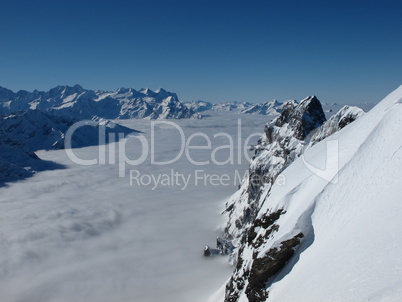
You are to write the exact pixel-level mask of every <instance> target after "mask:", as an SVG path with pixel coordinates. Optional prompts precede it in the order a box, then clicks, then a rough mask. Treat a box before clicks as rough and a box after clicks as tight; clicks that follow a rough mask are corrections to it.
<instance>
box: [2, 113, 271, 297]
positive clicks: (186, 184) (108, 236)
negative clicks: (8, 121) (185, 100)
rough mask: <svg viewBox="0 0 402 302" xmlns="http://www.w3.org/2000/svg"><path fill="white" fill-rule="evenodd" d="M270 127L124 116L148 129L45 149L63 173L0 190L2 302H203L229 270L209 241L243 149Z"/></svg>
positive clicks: (220, 118) (258, 122)
mask: <svg viewBox="0 0 402 302" xmlns="http://www.w3.org/2000/svg"><path fill="white" fill-rule="evenodd" d="M240 117H241V125H240V124H239V118H240ZM269 120H270V118H269V117H266V116H254V115H252V116H246V115H237V114H234V113H219V114H217V113H214V114H211V115H210V116H207V117H206V118H205V119H204V120H178V121H171V122H174V124H172V123H167V122H166V121H164V122H156V123H155V122H152V121H149V120H120V121H116V122H118V123H119V124H122V125H124V126H127V127H130V128H133V129H136V130H139V131H142V133H141V134H140V135H137V136H133V137H129V138H127V139H125V140H122V141H120V142H119V143H112V144H110V145H107V146H106V147H99V146H95V147H87V148H81V149H74V150H72V151H73V153H71V154H66V151H65V150H58V151H47V152H46V151H39V152H37V154H38V155H39V156H40V157H41V158H42V159H45V160H49V161H54V162H57V163H59V164H62V165H64V166H65V168H64V169H59V170H52V171H44V172H40V173H37V174H36V175H35V176H34V177H32V178H29V179H26V180H23V181H19V182H15V183H10V184H8V186H7V187H3V188H0V255H1V256H0V300H1V301H2V302H11V301H20V302H22V301H29V302H45V301H57V302H62V301H66V302H71V301H75V302H90V301H97V302H102V301H105V302H110V301H119V302H123V301H143V302H154V301H155V302H156V301H165V302H169V301H172V302H173V301H174V302H180V301H183V302H187V301H196V302H197V301H200V302H204V301H206V300H207V299H208V297H209V296H210V295H211V294H212V293H214V292H215V291H216V290H217V289H218V288H219V287H220V286H221V285H222V284H223V283H224V282H225V280H226V279H227V278H228V277H229V276H230V274H231V271H232V268H231V267H230V266H229V265H228V262H227V258H226V257H224V256H219V257H214V258H204V257H203V256H202V254H203V248H204V245H205V244H210V245H211V246H214V245H215V237H216V236H217V235H218V234H219V231H220V230H219V228H220V227H221V226H222V224H223V221H222V217H221V216H220V213H221V211H222V210H223V208H224V203H225V200H226V199H227V198H228V197H229V196H230V195H231V194H232V193H234V192H235V191H236V189H237V186H238V184H239V177H240V178H241V177H243V175H244V172H245V171H246V170H247V167H248V162H247V160H246V158H245V154H244V152H243V147H244V141H245V140H246V138H247V137H248V136H249V135H250V134H252V133H261V132H262V131H263V126H264V124H265V123H266V122H268V121H269ZM256 140H257V136H254V137H252V138H251V139H250V140H249V144H252V143H255V142H256ZM209 142H210V143H211V145H209ZM183 143H184V144H185V145H186V144H187V147H189V148H187V149H186V148H184V149H183V148H182V144H183ZM230 144H231V145H232V147H229V145H230ZM197 146H198V147H200V148H197ZM239 148H240V149H239ZM186 150H187V151H186ZM167 162H171V163H168V164H167ZM94 163H95V164H94ZM158 177H159V183H157V181H158ZM162 180H163V183H162ZM185 180H186V181H185Z"/></svg>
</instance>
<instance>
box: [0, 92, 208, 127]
mask: <svg viewBox="0 0 402 302" xmlns="http://www.w3.org/2000/svg"><path fill="white" fill-rule="evenodd" d="M28 109H38V110H41V111H47V112H52V113H53V114H54V115H58V116H69V117H74V118H79V119H90V118H92V117H94V116H98V117H102V118H107V119H127V118H149V119H181V118H201V116H200V114H198V113H195V112H194V111H193V110H191V109H188V108H187V107H186V106H184V105H183V104H182V103H181V102H180V101H179V99H178V97H177V95H176V94H175V93H171V92H168V91H166V90H164V89H158V90H157V91H152V90H150V89H141V90H139V91H137V90H135V89H132V88H120V89H117V90H116V91H100V90H88V89H84V88H82V87H81V86H80V85H75V86H73V87H70V86H57V87H55V88H53V89H50V90H49V91H37V90H34V91H33V92H28V91H24V90H21V91H18V92H16V93H14V92H13V91H11V90H9V89H6V88H3V87H0V114H9V113H12V112H15V111H21V110H28Z"/></svg>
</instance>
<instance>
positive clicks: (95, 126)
mask: <svg viewBox="0 0 402 302" xmlns="http://www.w3.org/2000/svg"><path fill="white" fill-rule="evenodd" d="M77 122H78V120H77V119H71V118H66V117H59V116H54V115H52V114H51V113H49V112H46V113H45V112H42V111H40V110H27V111H18V112H15V113H13V114H10V115H6V116H3V117H0V128H1V130H2V131H3V133H4V134H6V135H7V136H8V137H10V138H12V139H13V140H15V141H18V142H20V143H21V144H23V145H25V146H26V147H27V148H28V149H30V150H32V151H37V150H43V149H44V150H50V149H62V148H64V139H65V136H66V132H67V131H68V129H69V128H70V127H71V126H72V125H73V124H74V123H77ZM89 124H91V125H89ZM100 126H104V131H105V134H106V136H105V141H106V142H107V141H108V138H109V134H111V133H116V134H117V133H121V134H123V135H127V134H129V133H132V132H136V131H135V130H132V129H129V128H126V127H123V126H120V125H116V124H115V123H111V122H110V121H108V120H105V119H101V118H96V117H95V118H93V120H92V121H90V122H88V125H87V126H84V125H83V126H82V127H79V128H78V129H77V130H76V131H74V133H73V136H72V147H73V148H82V147H86V146H91V145H98V144H99V127H100Z"/></svg>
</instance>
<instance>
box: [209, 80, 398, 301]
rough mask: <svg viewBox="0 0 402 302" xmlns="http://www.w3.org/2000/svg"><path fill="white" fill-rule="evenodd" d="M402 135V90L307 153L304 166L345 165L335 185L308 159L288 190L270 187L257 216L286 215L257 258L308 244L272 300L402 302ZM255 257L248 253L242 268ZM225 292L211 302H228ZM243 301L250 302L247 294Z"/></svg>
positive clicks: (297, 164)
mask: <svg viewBox="0 0 402 302" xmlns="http://www.w3.org/2000/svg"><path fill="white" fill-rule="evenodd" d="M401 130H402V86H401V87H399V88H398V89H397V90H395V91H394V92H392V93H391V94H390V95H388V96H387V97H386V98H385V99H384V100H383V101H382V102H380V103H379V104H378V105H377V106H376V107H374V108H373V109H372V110H371V111H370V112H368V113H367V114H365V115H363V116H361V117H360V118H359V119H357V120H356V121H355V122H353V123H352V124H350V125H348V126H346V127H345V128H343V129H341V130H340V131H339V132H338V133H335V134H334V135H332V136H330V137H328V138H327V139H325V140H323V141H321V142H319V143H317V144H316V145H315V146H313V147H312V148H311V149H309V150H307V151H306V152H305V154H304V159H305V161H306V162H308V163H309V164H311V165H313V166H315V167H317V168H320V169H324V168H325V162H326V160H329V162H331V161H334V160H335V161H339V173H338V174H334V173H333V174H332V177H333V178H332V182H328V181H326V180H324V179H323V178H321V177H319V176H318V175H317V174H315V173H312V171H311V170H309V169H308V168H307V165H306V164H305V163H304V162H303V158H298V159H296V160H295V161H294V162H293V163H292V164H291V165H290V166H289V167H288V168H287V169H286V170H284V172H283V173H282V174H281V175H282V176H283V177H284V178H285V179H286V184H285V185H283V183H282V184H281V185H278V184H274V185H273V186H272V190H271V192H270V195H269V197H268V198H266V200H265V202H264V203H263V205H262V208H261V209H260V211H259V216H258V217H261V216H262V215H263V214H264V213H266V212H273V211H276V210H277V209H284V210H285V211H286V213H285V214H283V215H282V216H281V217H280V218H279V219H278V221H277V222H276V224H278V225H279V230H278V232H276V233H274V235H273V236H272V237H270V238H269V239H267V240H266V241H265V242H264V244H263V245H262V246H261V247H259V248H258V250H257V251H258V253H259V257H261V256H263V255H265V253H266V252H268V251H269V250H270V249H271V248H273V247H277V246H278V244H279V243H280V242H282V241H284V240H287V239H289V238H292V237H293V236H295V235H296V234H298V233H299V232H303V233H304V235H305V237H304V239H303V240H302V243H301V244H300V246H299V247H298V249H297V251H296V253H295V255H294V256H293V258H292V259H291V260H290V261H289V262H288V263H287V264H286V266H285V267H284V268H283V269H282V270H281V272H279V273H278V274H277V275H276V276H274V277H273V278H274V279H273V280H270V282H269V284H268V291H269V298H268V301H275V302H282V301H292V302H293V301H317V302H318V301H401V299H402V256H401V250H402V240H401V239H402V220H401V217H402V202H401V196H402V177H401V169H402V136H401V135H400V133H401ZM330 141H337V142H338V146H339V153H338V154H339V159H338V158H337V157H336V156H333V155H334V154H332V156H331V157H330V158H326V148H327V143H329V142H330ZM326 176H328V174H327V175H326ZM262 195H263V196H264V193H263V194H262ZM262 231H263V230H261V231H260V233H262ZM257 236H258V235H257ZM254 251H255V250H253V248H252V247H251V246H246V249H245V251H244V258H243V261H244V264H243V267H247V265H248V264H249V263H250V261H252V253H253V252H254ZM246 286H247V282H246V284H245V287H246ZM223 291H224V287H222V288H221V289H220V291H218V292H217V293H216V294H215V295H214V296H213V297H212V298H211V300H210V301H221V302H222V301H223V297H224V295H223ZM239 301H247V297H246V295H245V294H244V292H243V293H242V294H241V296H240V299H239Z"/></svg>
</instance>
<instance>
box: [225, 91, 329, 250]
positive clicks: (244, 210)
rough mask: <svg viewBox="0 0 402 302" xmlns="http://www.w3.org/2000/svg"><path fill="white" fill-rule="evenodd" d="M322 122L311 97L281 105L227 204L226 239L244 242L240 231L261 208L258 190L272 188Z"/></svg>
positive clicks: (321, 112) (314, 98) (317, 101)
mask: <svg viewBox="0 0 402 302" xmlns="http://www.w3.org/2000/svg"><path fill="white" fill-rule="evenodd" d="M324 122H325V116H324V112H323V111H322V108H321V104H320V102H319V100H318V99H317V98H316V97H314V96H312V97H307V98H306V99H304V100H302V101H301V102H300V104H298V103H297V102H295V101H288V102H286V103H285V104H283V107H282V109H281V114H280V115H279V116H278V117H277V118H276V119H275V120H273V121H272V122H271V123H269V124H267V125H266V126H265V130H264V131H265V134H264V137H263V138H262V139H261V140H260V142H259V144H258V145H257V146H255V156H254V157H253V160H252V162H251V163H250V168H249V176H248V178H246V179H245V180H244V181H243V183H242V186H241V188H240V190H239V192H237V193H236V194H234V195H233V196H232V197H231V198H230V200H229V201H228V203H227V209H226V215H227V216H228V221H227V224H226V226H225V234H226V236H227V237H229V238H232V237H234V238H236V239H237V240H240V239H241V240H244V236H243V234H244V230H245V229H247V228H248V227H249V225H250V223H251V222H252V221H253V220H254V219H255V217H256V214H257V212H258V210H259V207H260V206H261V204H259V202H258V198H259V196H261V194H262V188H263V187H265V188H270V187H271V186H272V184H273V183H274V182H275V180H276V178H277V176H278V175H279V174H280V173H281V172H282V171H283V170H284V169H285V168H286V167H287V166H288V165H289V164H290V163H291V162H292V161H293V160H294V159H295V158H296V157H297V156H299V155H300V154H301V152H302V151H303V146H304V145H305V142H304V140H305V138H306V137H307V135H308V134H309V133H310V132H311V131H313V130H315V129H317V128H318V127H320V126H321V125H323V123H324ZM242 237H243V238H242ZM236 243H237V242H236Z"/></svg>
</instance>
